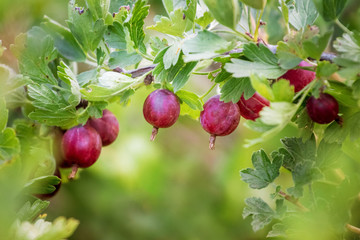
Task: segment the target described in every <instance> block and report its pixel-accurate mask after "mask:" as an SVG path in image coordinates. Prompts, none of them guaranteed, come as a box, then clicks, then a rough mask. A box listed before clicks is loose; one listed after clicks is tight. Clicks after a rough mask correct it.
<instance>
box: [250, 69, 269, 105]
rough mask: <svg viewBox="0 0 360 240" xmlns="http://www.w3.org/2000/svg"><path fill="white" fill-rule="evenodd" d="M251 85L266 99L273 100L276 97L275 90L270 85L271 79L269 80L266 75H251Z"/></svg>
mask: <svg viewBox="0 0 360 240" xmlns="http://www.w3.org/2000/svg"><path fill="white" fill-rule="evenodd" d="M250 81H251V85H252V86H253V88H254V89H255V91H256V92H258V93H259V94H260V95H261V96H263V97H265V98H266V99H268V100H270V101H273V100H274V99H275V96H274V93H273V90H272V89H271V87H270V83H269V80H267V79H266V78H265V77H264V76H259V75H257V74H251V75H250Z"/></svg>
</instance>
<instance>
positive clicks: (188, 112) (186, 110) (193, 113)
mask: <svg viewBox="0 0 360 240" xmlns="http://www.w3.org/2000/svg"><path fill="white" fill-rule="evenodd" d="M180 115H181V116H188V117H190V118H192V119H194V120H198V119H199V117H200V110H194V109H192V108H191V107H190V106H189V105H187V104H186V103H185V102H183V103H182V104H180Z"/></svg>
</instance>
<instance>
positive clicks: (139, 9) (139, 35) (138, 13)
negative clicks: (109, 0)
mask: <svg viewBox="0 0 360 240" xmlns="http://www.w3.org/2000/svg"><path fill="white" fill-rule="evenodd" d="M149 8H150V6H149V5H146V1H144V0H138V1H136V3H135V6H134V8H133V9H132V12H131V18H130V20H129V22H127V23H125V26H126V27H127V28H128V29H129V32H130V37H131V40H132V41H133V42H134V48H135V49H139V50H140V51H141V52H142V53H145V52H146V47H145V44H144V39H145V33H144V29H143V26H144V20H145V18H146V16H147V15H148V14H149Z"/></svg>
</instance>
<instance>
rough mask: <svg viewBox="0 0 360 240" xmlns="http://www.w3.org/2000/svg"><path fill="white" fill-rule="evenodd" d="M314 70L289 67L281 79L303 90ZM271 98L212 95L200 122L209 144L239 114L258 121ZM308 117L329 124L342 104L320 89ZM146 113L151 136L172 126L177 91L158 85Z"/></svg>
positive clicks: (226, 130)
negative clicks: (232, 99)
mask: <svg viewBox="0 0 360 240" xmlns="http://www.w3.org/2000/svg"><path fill="white" fill-rule="evenodd" d="M299 66H300V67H309V66H311V65H310V64H309V63H307V62H305V61H302V62H301V63H300V64H299ZM315 77H316V76H315V72H312V71H308V70H305V69H291V70H288V71H287V72H286V73H285V74H284V75H283V76H281V77H280V78H279V79H286V80H288V81H289V82H290V85H292V86H293V87H294V91H295V92H299V91H301V90H302V89H303V88H305V87H306V86H307V85H308V84H309V83H310V82H312V81H313V80H314V79H315ZM267 106H270V102H269V101H268V100H267V99H266V98H264V97H262V96H261V95H260V94H259V93H257V92H256V93H255V94H254V95H253V96H252V97H250V98H249V99H245V98H244V96H243V95H242V96H241V97H240V100H239V101H238V102H237V103H232V102H228V103H225V102H222V101H220V95H216V96H213V97H211V98H210V99H209V100H208V101H207V102H206V103H205V104H204V106H203V108H204V109H203V111H202V112H201V113H200V123H201V125H202V127H203V129H204V130H205V131H206V132H208V133H210V143H209V148H210V149H214V148H215V139H216V136H226V135H229V134H230V133H232V132H233V131H234V130H235V129H236V128H237V126H238V124H239V122H240V116H242V117H243V118H245V119H248V120H252V121H255V120H256V119H257V118H259V117H260V112H261V110H262V109H263V108H264V107H267ZM306 108H307V112H308V115H309V117H310V118H311V119H312V120H313V121H314V122H316V123H319V124H328V123H330V122H332V121H334V120H337V119H338V113H339V106H338V103H337V101H336V99H335V98H334V97H332V96H331V95H329V94H326V93H321V94H320V97H319V98H315V97H314V96H312V97H310V98H309V99H308V101H307V104H306ZM143 114H144V117H145V119H146V121H147V122H148V123H150V124H151V125H152V126H153V127H154V128H153V131H152V135H151V137H150V139H151V141H153V140H154V139H155V136H156V134H157V133H158V129H159V128H168V127H170V126H172V125H173V124H174V123H175V122H176V120H177V119H178V117H179V114H180V103H179V100H178V99H177V97H176V95H175V94H174V93H172V92H171V91H169V90H165V89H159V90H155V91H154V92H152V93H151V94H150V95H149V96H148V97H147V98H146V100H145V102H144V107H143Z"/></svg>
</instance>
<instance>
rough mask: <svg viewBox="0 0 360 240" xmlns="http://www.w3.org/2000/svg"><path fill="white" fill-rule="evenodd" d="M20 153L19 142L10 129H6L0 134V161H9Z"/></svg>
mask: <svg viewBox="0 0 360 240" xmlns="http://www.w3.org/2000/svg"><path fill="white" fill-rule="evenodd" d="M19 152H20V144H19V140H18V139H17V137H16V134H15V131H14V129H12V128H6V129H5V130H3V131H2V133H0V160H9V159H11V157H12V156H13V155H15V154H18V153H19Z"/></svg>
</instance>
